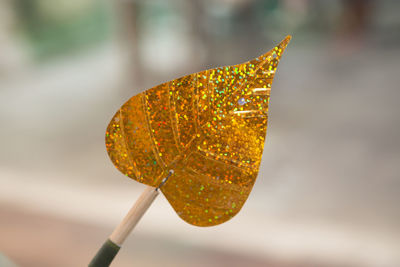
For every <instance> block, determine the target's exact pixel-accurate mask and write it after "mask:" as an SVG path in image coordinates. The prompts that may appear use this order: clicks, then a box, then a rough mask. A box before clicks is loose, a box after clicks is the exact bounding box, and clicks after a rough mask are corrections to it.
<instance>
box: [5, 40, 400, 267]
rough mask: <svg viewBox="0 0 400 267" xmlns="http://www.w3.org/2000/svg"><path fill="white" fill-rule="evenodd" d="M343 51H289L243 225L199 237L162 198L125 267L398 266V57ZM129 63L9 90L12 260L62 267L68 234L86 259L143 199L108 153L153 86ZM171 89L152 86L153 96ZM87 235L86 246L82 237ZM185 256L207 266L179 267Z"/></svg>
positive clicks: (57, 69)
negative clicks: (139, 80)
mask: <svg viewBox="0 0 400 267" xmlns="http://www.w3.org/2000/svg"><path fill="white" fill-rule="evenodd" d="M334 51H335V52H334ZM337 51H338V50H337V49H334V48H332V47H331V45H328V44H324V43H321V44H319V43H318V42H317V43H316V45H315V46H312V47H310V46H307V47H305V46H302V45H301V44H297V43H296V40H295V39H294V40H293V42H292V43H291V44H290V45H289V47H288V49H287V52H286V53H285V55H284V56H283V58H282V61H281V63H280V66H279V68H278V71H277V75H276V77H275V81H274V84H273V89H272V93H271V94H272V96H271V102H270V103H271V104H270V122H269V125H268V127H269V128H268V133H267V143H266V146H265V150H264V156H263V161H262V166H261V170H260V174H259V177H258V180H257V182H256V185H255V188H254V190H253V193H252V194H251V196H250V198H249V200H248V202H247V203H246V205H245V206H244V208H243V210H242V211H241V213H240V214H239V215H238V216H237V217H235V218H234V219H233V220H231V221H230V222H228V223H226V224H224V225H221V226H218V227H215V228H207V229H201V228H196V227H192V226H189V225H187V224H185V223H184V222H181V221H180V219H179V218H178V216H176V215H175V214H174V212H173V210H172V208H170V207H169V206H168V203H167V202H166V200H165V199H163V197H162V196H161V197H160V199H158V200H157V202H156V204H155V205H153V207H152V209H151V210H150V211H149V214H146V216H145V217H144V218H143V221H142V222H141V224H140V227H139V228H138V229H137V231H138V232H137V233H135V235H134V237H131V238H130V240H131V241H129V243H128V244H127V246H126V248H124V249H125V252H123V255H124V256H121V260H120V261H119V263H116V264H115V266H129V264H128V263H127V262H128V261H129V260H130V259H132V260H134V259H135V256H134V255H136V256H138V255H140V258H139V260H140V263H141V264H142V265H141V266H158V265H157V263H159V259H158V258H157V257H154V256H151V255H157V254H158V253H162V255H163V257H167V260H165V261H163V262H164V263H165V264H166V265H164V266H169V265H168V264H169V263H170V265H171V266H224V265H218V263H219V264H221V262H224V261H226V259H228V258H229V259H237V260H238V262H240V260H243V261H247V262H248V263H249V265H248V266H275V265H274V262H275V260H276V262H277V263H276V264H277V265H276V266H286V265H278V264H280V261H283V262H284V264H286V263H287V262H289V263H293V262H294V263H299V264H298V265H296V264H294V265H290V264H289V263H288V264H289V265H287V266H303V265H301V264H300V263H302V262H313V263H315V262H323V263H324V264H325V265H324V264H321V265H318V266H331V264H332V266H346V265H348V266H376V267H383V266H387V267H394V266H400V254H399V253H398V251H400V231H399V228H398V226H399V225H400V211H399V209H398V203H399V202H400V194H399V193H400V179H399V169H400V154H399V151H400V150H399V149H400V141H399V139H398V137H399V136H400V119H399V116H398V115H399V111H400V108H399V105H398V103H397V102H398V99H399V97H400V91H399V86H398V85H399V84H400V75H399V74H398V62H400V50H399V49H398V48H387V49H383V48H378V47H373V46H368V45H367V46H365V47H363V48H361V49H358V50H355V51H352V52H351V53H350V52H346V51H343V52H342V53H338V52H337ZM253 56H254V57H255V56H257V55H253ZM121 65H122V64H121V59H120V58H119V56H118V55H117V54H116V53H115V51H114V48H113V47H111V48H110V47H105V48H104V49H102V50H100V51H95V52H93V54H92V55H88V56H85V57H82V58H80V59H79V61H71V62H63V63H60V64H58V65H56V66H54V65H49V66H43V67H42V68H40V69H36V70H33V71H31V72H29V73H27V74H24V75H22V76H18V77H13V78H10V79H7V80H2V81H0V87H1V90H0V123H1V125H2V131H0V143H1V148H2V149H1V152H0V183H1V186H0V201H1V202H0V203H1V209H0V212H1V214H2V215H1V217H0V226H1V227H0V236H7V238H6V239H4V238H2V239H0V251H2V252H3V253H5V254H6V255H7V254H12V255H13V256H14V257H18V254H19V253H20V252H21V253H25V254H26V255H27V256H26V258H25V260H26V259H29V257H30V258H31V259H34V258H35V259H36V258H41V259H43V261H42V262H38V263H37V265H26V266H54V263H55V262H57V259H54V254H56V253H59V254H60V255H61V252H65V251H66V250H68V249H70V248H69V247H68V246H67V245H65V246H61V245H60V246H58V245H57V244H62V243H63V242H65V241H66V239H67V238H71V240H73V242H72V241H71V242H69V243H68V244H76V243H79V244H80V246H82V247H81V249H80V251H79V253H80V254H79V255H80V256H79V257H80V261H79V263H83V262H85V259H86V258H87V257H88V256H89V255H92V254H93V252H94V251H93V250H94V249H95V248H97V247H98V246H100V244H101V242H102V240H103V238H105V237H106V236H107V234H108V233H109V232H110V230H111V229H112V227H113V226H114V225H115V224H116V223H117V222H118V221H119V220H120V219H121V218H122V216H123V215H124V213H125V212H126V211H127V209H128V208H129V206H130V205H131V204H132V203H133V201H134V200H135V199H136V198H137V196H138V195H139V193H140V191H141V190H142V189H143V187H142V185H139V184H137V183H135V182H133V181H130V180H128V179H127V178H125V177H124V176H123V175H122V174H120V173H118V172H117V170H115V169H114V167H113V166H112V164H111V162H110V161H109V159H108V158H107V155H106V152H105V147H104V131H105V127H106V125H107V123H108V121H109V119H110V118H111V116H112V115H113V113H114V112H115V111H116V110H117V109H118V108H119V106H120V105H121V104H122V103H123V102H124V101H126V99H128V98H129V97H131V96H132V95H134V94H135V93H136V92H138V91H140V90H141V88H135V89H132V90H130V89H125V90H121V89H119V88H121V87H124V86H125V87H126V85H124V84H123V83H121V82H120V80H121V73H123V71H122V67H121ZM221 65H224V62H221ZM183 74H185V73H183V72H182V73H169V74H167V75H165V77H163V79H165V80H168V79H173V78H176V77H179V76H181V75H183ZM159 79H160V78H154V77H146V82H145V85H144V88H149V87H151V86H153V85H156V84H157V83H158V82H161V80H159ZM132 87H134V86H132ZM144 88H143V89H144ZM35 214H37V216H36V215H35ZM25 216H26V217H25ZM24 218H25V219H24ZM37 220H41V221H39V222H38V221H37ZM26 221H32V222H34V223H35V224H34V225H35V226H36V227H37V228H38V229H40V230H38V231H44V232H43V235H42V236H41V237H39V236H35V235H34V234H33V235H32V236H31V238H32V240H31V241H30V242H33V241H35V240H39V239H40V238H42V239H44V240H46V241H43V242H45V243H46V244H48V250H49V251H51V253H50V255H49V254H46V253H45V252H44V251H43V250H41V251H37V252H36V253H38V254H35V255H30V254H29V253H28V251H27V250H29V249H28V248H26V247H24V246H19V245H18V244H19V243H23V242H24V238H26V235H25V231H23V230H24V229H27V228H26V227H28V228H29V227H32V226H31V225H30V224H28V225H26ZM47 223H49V224H51V225H50V226H48V225H47ZM53 227H54V229H53ZM63 227H67V228H68V230H65V228H63ZM29 229H33V228H29ZM52 229H53V230H54V231H51V230H52ZM63 229H64V230H63ZM58 230H59V231H58ZM32 231H33V230H32ZM87 231H88V232H87ZM56 233H58V234H56ZM60 233H61V234H60ZM63 233H64V234H63ZM81 234H85V235H86V236H87V237H88V240H86V241H84V240H78V239H75V238H77V236H80V235H81ZM74 236H75V237H74ZM9 240H12V241H13V243H12V245H10V242H9ZM135 240H136V241H137V242H140V243H142V242H144V243H145V245H144V246H143V247H139V246H138V244H136V243H135ZM82 242H83V243H82ZM85 242H86V243H85ZM26 244H33V243H29V242H26ZM186 246H188V248H187V250H185V247H186ZM24 249H27V250H24ZM85 249H86V250H87V251H85V252H82V250H85ZM141 249H142V250H141ZM19 250H20V252H19ZM182 250H184V251H185V255H186V256H185V257H186V258H185V260H186V259H188V260H189V259H190V258H191V256H187V255H188V254H187V253H189V252H188V250H190V251H192V252H191V253H194V254H189V255H193V259H196V261H199V264H197V263H196V262H191V264H189V265H188V262H186V261H184V262H181V261H180V260H182V259H180V256H181V251H182ZM215 250H216V251H217V252H215ZM128 251H129V252H128ZM165 251H168V253H166V252H165ZM239 252H240V253H239ZM32 253H33V252H32ZM40 253H44V254H43V255H41V254H40ZM77 253H78V252H77ZM86 253H87V254H86ZM129 253H130V254H129ZM170 253H171V254H172V255H175V256H168V255H167V254H170ZM215 253H217V254H218V253H219V254H218V255H217V256H215V255H216V254H215ZM237 253H239V254H237ZM52 255H53V256H52ZM144 255H149V256H148V257H147V256H144ZM241 255H243V257H244V258H241V257H242V256H241ZM63 257H64V256H63ZM129 257H131V258H129ZM216 258H218V260H219V259H223V260H221V261H218V260H215V261H214V259H216ZM62 259H65V258H62ZM145 259H146V264H147V265H145V263H144V261H145ZM206 259H207V260H206ZM210 259H211V260H210ZM271 259H273V260H271ZM20 260H21V259H20ZM59 260H60V258H59ZM147 260H148V261H147ZM203 260H204V262H205V263H207V264H208V265H201V263H202V261H203ZM208 260H210V261H208ZM16 262H17V263H21V264H22V266H24V265H23V264H24V261H18V259H16ZM60 262H61V261H60ZM77 262H78V261H77ZM269 262H271V263H270V264H267V263H269ZM167 263H168V264H167ZM174 263H176V264H174ZM328 263H329V264H328ZM118 264H119V265H118ZM57 266H62V265H60V264H57ZM65 266H71V265H68V264H67V265H65ZM230 266H234V265H230ZM237 266H240V265H237ZM307 266H309V265H307Z"/></svg>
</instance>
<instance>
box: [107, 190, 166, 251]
mask: <svg viewBox="0 0 400 267" xmlns="http://www.w3.org/2000/svg"><path fill="white" fill-rule="evenodd" d="M158 194H159V191H158V190H157V189H156V188H154V187H151V186H147V187H146V189H145V190H144V191H143V193H142V194H141V195H140V197H139V199H138V200H137V201H136V202H135V204H134V205H133V207H132V208H131V209H130V210H129V212H128V214H127V215H126V216H125V218H124V219H123V220H122V222H121V223H120V224H119V225H118V226H117V228H115V230H114V232H113V233H112V234H111V235H110V237H109V239H110V240H111V241H112V242H114V243H115V244H116V245H118V246H121V245H122V243H124V241H125V239H126V237H127V236H128V235H129V234H130V232H131V231H132V230H133V228H135V226H136V224H137V223H138V222H139V220H140V219H141V218H142V216H143V214H144V213H145V212H146V211H147V209H148V208H149V207H150V205H151V203H153V201H154V199H155V198H156V197H157V196H158Z"/></svg>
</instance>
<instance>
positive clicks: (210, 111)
mask: <svg viewBox="0 0 400 267" xmlns="http://www.w3.org/2000/svg"><path fill="white" fill-rule="evenodd" d="M290 38H291V37H290V36H288V37H286V38H285V39H284V40H283V41H282V42H281V43H280V44H279V45H277V46H276V47H275V48H274V49H272V50H271V51H269V52H268V53H266V54H264V55H262V56H260V57H258V58H256V59H253V60H251V61H249V62H246V63H244V64H239V65H234V66H227V67H219V68H216V69H211V70H206V71H202V72H198V73H194V74H190V75H187V76H184V77H182V78H179V79H176V80H173V81H170V82H167V83H164V84H161V85H158V86H156V87H153V88H151V89H149V90H146V91H145V92H143V93H141V94H138V95H136V96H134V97H132V98H131V99H129V100H128V101H127V102H126V103H125V104H124V105H123V106H122V107H121V108H120V110H118V112H117V113H116V114H115V115H114V117H113V119H112V120H111V122H110V124H109V125H108V127H107V131H106V147H107V152H108V154H109V156H110V158H111V160H112V162H113V163H114V165H115V166H116V167H117V168H118V169H119V170H120V171H121V172H122V173H124V174H125V175H126V176H129V177H130V178H132V179H134V180H136V181H138V182H141V183H144V184H147V185H150V186H153V187H157V186H158V185H159V184H160V182H161V180H162V179H163V178H164V177H165V176H166V175H167V174H168V171H169V170H171V169H172V170H174V174H173V175H172V176H171V177H170V178H169V179H168V181H167V182H166V184H165V185H164V186H163V187H162V188H161V191H162V192H163V193H164V195H165V196H166V198H167V199H168V201H169V202H170V204H171V205H172V207H173V208H174V209H175V211H176V212H177V213H178V215H179V216H180V217H181V218H182V219H183V220H185V221H186V222H188V223H190V224H193V225H197V226H212V225H217V224H220V223H223V222H225V221H227V220H229V219H230V218H232V217H233V216H235V215H236V214H237V213H238V212H239V210H240V209H241V208H242V206H243V204H244V202H245V201H246V199H247V197H248V195H249V194H250V191H251V189H252V187H253V184H254V182H255V180H256V178H257V174H258V170H259V166H260V161H261V157H262V153H263V149H264V140H265V135H266V130H267V120H268V115H267V112H268V103H269V97H270V90H271V84H272V80H273V78H274V75H275V71H276V68H277V66H278V63H279V60H280V58H281V55H282V53H283V51H284V50H285V48H286V46H287V44H288V43H289V41H290Z"/></svg>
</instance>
